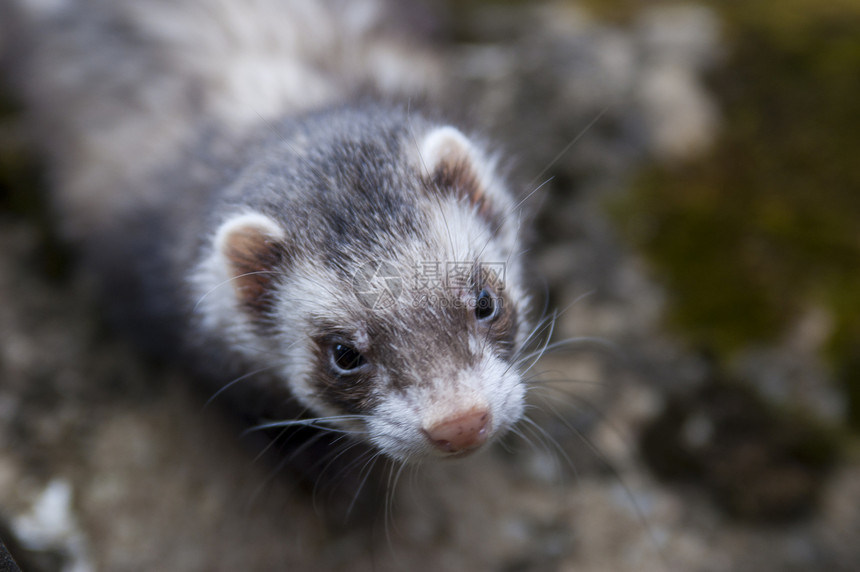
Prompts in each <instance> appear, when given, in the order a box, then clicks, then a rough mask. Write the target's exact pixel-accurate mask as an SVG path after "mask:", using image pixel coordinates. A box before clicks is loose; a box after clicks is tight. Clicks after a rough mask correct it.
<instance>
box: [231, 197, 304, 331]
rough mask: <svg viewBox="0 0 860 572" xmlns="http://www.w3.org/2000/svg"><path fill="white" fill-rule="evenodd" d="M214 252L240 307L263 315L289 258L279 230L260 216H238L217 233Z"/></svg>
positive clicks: (284, 240)
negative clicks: (219, 260)
mask: <svg viewBox="0 0 860 572" xmlns="http://www.w3.org/2000/svg"><path fill="white" fill-rule="evenodd" d="M215 251H216V253H217V254H218V255H219V256H220V258H221V260H222V263H223V264H224V267H225V270H226V273H227V278H228V279H229V280H230V281H231V284H232V285H233V290H234V292H235V294H236V298H237V300H238V301H239V303H240V305H242V306H244V307H245V308H246V309H248V310H249V311H250V312H252V313H253V314H258V315H259V314H262V313H264V312H265V310H266V309H267V308H268V307H269V306H270V304H271V303H272V296H271V293H272V292H273V288H272V286H273V282H274V280H275V278H276V276H277V274H278V273H279V272H280V271H282V268H283V265H284V263H285V262H287V259H288V254H289V250H288V248H287V244H286V236H285V234H284V231H283V229H282V228H281V226H280V225H279V224H278V223H277V222H275V221H274V220H272V219H271V218H269V217H268V216H266V215H263V214H260V213H246V214H241V215H237V216H235V217H233V218H231V219H229V220H227V221H226V222H224V223H223V224H222V225H221V227H220V228H219V229H218V232H217V234H216V235H215Z"/></svg>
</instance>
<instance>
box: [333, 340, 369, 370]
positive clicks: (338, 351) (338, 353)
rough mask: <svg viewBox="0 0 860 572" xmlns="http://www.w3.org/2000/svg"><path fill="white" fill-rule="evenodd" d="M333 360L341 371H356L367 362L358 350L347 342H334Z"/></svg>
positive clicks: (336, 367)
mask: <svg viewBox="0 0 860 572" xmlns="http://www.w3.org/2000/svg"><path fill="white" fill-rule="evenodd" d="M331 361H332V364H333V365H334V367H335V369H337V370H338V371H339V372H341V373H348V372H351V371H354V370H356V369H358V368H360V367H361V366H363V365H364V364H365V363H366V362H365V359H364V356H362V355H361V354H360V353H359V352H358V350H356V349H355V348H354V347H352V346H349V345H346V344H333V345H332V346H331Z"/></svg>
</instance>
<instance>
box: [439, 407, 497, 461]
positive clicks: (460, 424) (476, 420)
mask: <svg viewBox="0 0 860 572" xmlns="http://www.w3.org/2000/svg"><path fill="white" fill-rule="evenodd" d="M491 419H492V417H491V416H490V412H489V411H487V410H486V409H481V408H475V409H470V410H469V411H466V412H465V413H461V414H459V415H455V416H453V417H449V418H448V419H443V420H442V421H440V422H439V423H436V424H435V425H433V426H432V427H428V428H426V429H424V433H425V434H426V435H427V438H428V439H430V442H431V443H433V446H434V447H436V448H437V449H439V450H440V451H444V452H445V453H463V452H465V451H469V450H470V449H474V448H476V447H479V446H480V445H482V444H483V443H484V441H486V440H487V437H488V435H489V433H490V421H491Z"/></svg>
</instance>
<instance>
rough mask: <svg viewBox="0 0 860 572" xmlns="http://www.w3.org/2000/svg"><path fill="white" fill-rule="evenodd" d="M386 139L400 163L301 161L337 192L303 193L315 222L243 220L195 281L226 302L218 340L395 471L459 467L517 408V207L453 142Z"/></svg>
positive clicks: (486, 163) (520, 313) (214, 304)
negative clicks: (268, 368) (270, 364)
mask: <svg viewBox="0 0 860 572" xmlns="http://www.w3.org/2000/svg"><path fill="white" fill-rule="evenodd" d="M386 141H387V147H386V148H387V149H388V150H389V151H390V155H391V156H390V157H389V156H388V155H387V154H386V152H385V151H384V150H383V151H378V150H377V151H375V152H374V153H373V157H372V159H373V160H374V161H376V164H374V165H368V161H367V160H366V159H363V160H361V161H355V160H352V159H351V158H350V157H345V158H344V159H342V160H341V162H340V165H343V164H344V163H345V162H346V161H351V163H350V165H348V166H346V167H343V166H342V168H340V169H338V170H337V171H335V172H334V174H333V175H330V174H329V173H325V172H321V170H322V167H316V166H315V165H313V164H312V163H311V162H310V161H308V163H309V164H308V169H309V170H310V171H311V172H312V176H318V177H319V179H318V181H319V184H320V185H322V184H323V183H322V181H325V184H331V186H332V188H333V189H334V190H323V191H320V192H319V194H318V195H312V194H307V196H305V197H304V198H303V200H304V201H305V203H303V204H310V205H312V207H313V208H308V209H307V210H306V211H304V212H305V213H306V216H304V217H299V218H297V219H296V220H294V221H291V220H289V218H288V215H289V213H288V214H287V215H281V216H278V215H274V216H273V215H272V214H271V213H266V212H260V211H246V212H242V213H238V214H235V215H233V216H231V217H229V218H228V219H227V220H226V221H225V222H224V223H222V225H221V227H220V229H219V231H218V233H217V234H216V236H215V238H214V240H213V243H214V248H213V254H211V255H210V256H209V258H208V259H207V262H205V263H204V266H203V268H202V270H201V272H200V273H198V274H199V275H206V273H207V272H208V273H209V275H210V276H209V278H208V279H207V280H206V282H208V283H209V285H210V288H209V291H210V292H211V286H212V285H213V284H223V283H224V282H225V281H226V282H229V283H230V284H231V285H232V289H230V288H225V289H222V290H224V291H227V290H229V292H227V293H224V292H221V293H219V294H218V295H215V296H209V297H208V298H207V301H206V306H205V307H204V308H203V312H208V313H209V314H210V315H212V316H214V315H215V314H219V312H220V314H219V315H220V318H219V319H216V318H214V317H210V322H209V327H211V328H221V329H222V331H225V332H230V335H232V336H234V338H235V342H234V345H235V347H237V348H241V347H252V348H261V347H262V348H264V349H265V351H266V352H267V353H271V354H275V355H278V356H280V357H282V358H283V360H282V364H281V365H279V366H278V368H279V371H280V377H281V378H282V379H283V382H284V383H285V384H286V385H287V386H288V387H289V389H290V391H291V392H292V394H293V395H294V396H295V397H296V398H297V399H299V400H300V401H301V402H302V403H303V404H304V405H305V406H306V407H307V408H308V409H309V411H310V412H311V414H315V415H319V416H324V417H328V418H331V419H332V420H333V421H332V422H333V423H335V424H337V425H339V426H340V427H342V428H346V429H348V430H351V431H354V432H355V433H356V434H358V435H361V436H363V437H364V438H365V439H366V440H367V441H369V442H370V443H372V444H373V445H374V446H376V447H377V448H379V449H380V450H381V451H382V452H384V453H385V454H387V455H389V456H391V457H393V458H396V459H400V460H416V459H421V458H427V457H453V456H462V455H465V454H468V453H471V452H473V451H475V450H478V449H479V448H481V447H482V446H484V445H485V444H487V443H489V442H490V441H492V440H493V439H494V438H495V437H497V436H499V435H501V434H503V433H504V432H505V431H506V430H507V429H509V428H510V427H511V426H512V425H513V424H514V423H516V422H517V421H518V420H519V419H520V417H521V416H522V412H523V408H524V404H523V403H524V401H523V400H524V394H525V389H524V385H523V383H522V380H521V378H520V374H519V371H518V368H517V363H516V360H517V358H518V352H519V349H520V347H521V345H522V343H523V339H524V337H525V332H526V331H527V324H526V323H527V317H526V313H527V302H526V300H527V296H526V293H525V292H524V291H522V288H521V283H522V276H521V272H522V270H521V268H520V263H519V260H518V258H517V255H518V253H519V252H518V250H519V246H518V244H519V242H518V239H517V236H516V235H517V232H516V228H517V220H516V214H515V213H514V212H513V211H514V205H513V201H512V199H511V197H510V196H509V194H508V192H507V191H506V190H505V189H504V187H503V186H501V185H500V183H499V181H498V180H497V179H496V177H495V175H494V173H493V168H492V163H491V161H490V160H489V159H487V158H486V157H485V156H484V155H482V154H481V153H480V152H479V151H478V150H477V149H476V148H475V147H474V146H473V145H472V144H471V142H470V141H469V140H467V139H466V137H465V136H463V135H462V134H461V133H460V132H459V131H457V130H455V129H453V128H451V127H435V128H427V129H426V130H425V131H424V132H423V134H422V136H421V137H419V138H417V139H415V140H413V141H412V142H411V143H410V144H408V145H400V146H398V145H397V144H396V141H395V143H392V142H391V138H390V137H389V138H387V139H386ZM416 142H417V145H416ZM343 147H347V148H349V147H350V146H349V145H344V146H343ZM331 153H332V154H335V151H332V152H331ZM311 154H312V153H311ZM386 161H389V162H391V163H392V166H390V167H387V166H386V165H385V162H386ZM332 181H333V182H332ZM310 186H314V185H310ZM300 198H301V197H300ZM321 198H325V200H321ZM326 202H329V203H335V204H332V205H331V206H330V207H326V206H325V204H324V203H326ZM297 210H301V209H300V208H299V207H297ZM292 214H293V215H295V214H296V213H292ZM350 215H352V217H350ZM312 217H318V218H317V220H306V219H307V218H312ZM285 218H287V220H285ZM291 222H292V223H294V225H298V226H301V227H302V228H296V226H293V225H291ZM203 286H204V287H205V285H203ZM201 290H202V288H201ZM221 306H229V307H231V308H232V311H230V312H225V311H222V310H220V309H219V308H220V307H221ZM237 316H238V317H239V319H238V320H237V319H236V317H237ZM204 325H206V324H205V323H204ZM257 355H259V353H258V354H257ZM250 357H252V356H251V355H249V358H250Z"/></svg>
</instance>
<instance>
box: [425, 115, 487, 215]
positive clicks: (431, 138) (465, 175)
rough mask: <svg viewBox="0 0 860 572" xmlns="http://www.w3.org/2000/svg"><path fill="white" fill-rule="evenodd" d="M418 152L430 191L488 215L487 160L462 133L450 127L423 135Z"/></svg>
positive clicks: (439, 128)
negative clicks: (435, 190) (465, 203)
mask: <svg viewBox="0 0 860 572" xmlns="http://www.w3.org/2000/svg"><path fill="white" fill-rule="evenodd" d="M420 151H421V159H422V161H423V163H424V164H423V167H424V168H425V169H426V171H427V177H428V179H429V181H428V182H429V184H430V186H431V187H432V188H435V189H438V190H440V191H441V192H443V193H444V192H449V193H454V194H455V195H456V196H457V197H459V198H462V199H465V200H468V201H469V203H470V204H472V205H474V206H475V207H477V209H478V212H479V213H480V214H481V215H482V216H485V217H486V216H489V214H490V211H491V206H492V205H491V204H490V199H489V197H488V189H489V180H488V178H489V177H488V176H487V174H486V173H485V169H487V167H486V165H487V161H486V160H483V159H482V157H481V156H480V152H479V150H478V149H476V148H475V146H474V145H473V144H472V142H471V141H469V139H468V138H467V137H466V136H465V135H463V133H461V132H460V131H459V130H458V129H456V128H455V127H451V126H444V127H437V128H435V129H433V130H432V131H430V132H429V133H428V134H427V135H425V137H424V140H423V141H422V142H421V145H420Z"/></svg>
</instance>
